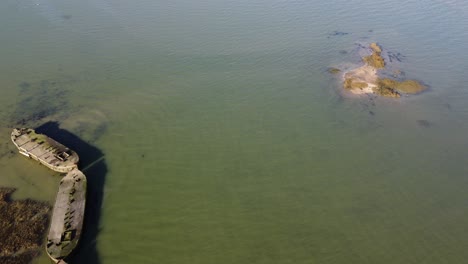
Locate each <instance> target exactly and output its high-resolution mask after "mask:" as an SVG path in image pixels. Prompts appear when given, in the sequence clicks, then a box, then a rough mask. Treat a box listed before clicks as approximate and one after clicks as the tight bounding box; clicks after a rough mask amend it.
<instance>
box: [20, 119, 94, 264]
mask: <svg viewBox="0 0 468 264" xmlns="http://www.w3.org/2000/svg"><path fill="white" fill-rule="evenodd" d="M11 140H12V141H13V143H14V144H15V146H16V147H17V148H18V150H19V153H21V154H22V155H24V156H26V157H28V158H31V159H34V160H37V161H39V162H40V163H41V164H43V165H45V166H46V167H48V168H49V169H51V170H54V171H57V172H60V173H66V176H65V177H63V179H62V180H61V181H60V185H59V189H58V193H57V197H56V200H55V205H54V209H53V213H52V219H51V222H50V227H49V233H48V234H47V244H46V251H47V254H48V255H49V257H50V258H51V259H52V260H53V261H54V262H55V263H65V261H64V259H65V258H66V257H67V256H68V255H69V254H70V253H71V252H72V251H73V249H75V247H76V246H77V244H78V241H79V239H80V236H81V233H82V229H83V219H84V211H85V203H86V176H85V175H84V174H83V173H82V172H81V171H80V170H78V161H79V157H78V154H76V152H74V151H73V150H71V149H69V148H67V147H65V146H64V145H62V144H60V143H58V142H57V141H55V140H53V139H51V138H49V137H47V136H46V135H43V134H37V133H36V132H35V131H34V130H33V129H30V128H15V129H13V132H12V133H11Z"/></svg>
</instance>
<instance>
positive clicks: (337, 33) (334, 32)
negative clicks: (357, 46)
mask: <svg viewBox="0 0 468 264" xmlns="http://www.w3.org/2000/svg"><path fill="white" fill-rule="evenodd" d="M348 34H349V33H348V32H343V31H338V30H335V31H333V32H331V33H329V34H328V36H327V38H330V37H340V36H346V35H348Z"/></svg>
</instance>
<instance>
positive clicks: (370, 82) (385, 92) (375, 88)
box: [343, 43, 427, 98]
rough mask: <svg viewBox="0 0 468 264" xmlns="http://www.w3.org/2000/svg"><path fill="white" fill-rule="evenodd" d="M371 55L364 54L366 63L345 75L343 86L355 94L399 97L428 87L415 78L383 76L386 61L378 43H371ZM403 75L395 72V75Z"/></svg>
mask: <svg viewBox="0 0 468 264" xmlns="http://www.w3.org/2000/svg"><path fill="white" fill-rule="evenodd" d="M369 50H370V51H371V52H372V54H371V55H369V56H364V57H363V58H362V60H363V61H364V63H365V64H364V65H363V66H361V67H358V68H355V69H353V70H350V71H347V72H345V73H344V75H343V87H344V88H345V89H346V90H348V91H350V92H352V93H354V94H377V95H381V96H386V97H393V98H398V97H400V96H401V95H402V94H416V93H420V92H422V91H424V90H425V89H426V88H427V87H426V86H424V85H422V84H421V83H420V82H418V81H415V80H403V81H399V80H394V79H390V78H381V77H380V76H379V71H382V70H385V67H386V63H385V60H384V58H383V57H382V48H381V47H380V46H379V45H378V44H377V43H371V44H370V45H369ZM398 76H401V72H400V71H398V75H396V73H394V77H398Z"/></svg>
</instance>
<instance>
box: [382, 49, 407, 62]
mask: <svg viewBox="0 0 468 264" xmlns="http://www.w3.org/2000/svg"><path fill="white" fill-rule="evenodd" d="M387 55H388V60H389V61H390V62H393V61H398V62H402V61H403V60H404V59H405V58H406V56H405V55H403V54H401V53H400V52H396V53H395V52H391V51H389V52H387Z"/></svg>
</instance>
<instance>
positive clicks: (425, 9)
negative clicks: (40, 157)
mask: <svg viewBox="0 0 468 264" xmlns="http://www.w3.org/2000/svg"><path fill="white" fill-rule="evenodd" d="M0 24H1V26H0V36H1V40H2V46H1V49H0V58H2V59H1V61H0V74H1V78H0V91H1V97H0V121H1V123H0V124H1V127H0V135H2V136H0V138H1V141H0V143H1V145H0V153H2V155H1V158H0V185H1V186H14V187H17V188H18V191H17V192H16V194H15V198H26V197H31V198H35V199H41V200H48V201H51V202H52V201H53V200H54V198H55V194H56V188H57V184H58V181H59V180H60V177H59V176H58V175H57V174H54V173H51V172H50V171H48V170H47V169H45V168H43V167H40V166H38V165H37V164H36V163H34V162H30V161H28V160H25V159H24V157H22V156H20V155H17V154H14V155H13V154H10V153H9V152H8V151H10V150H13V151H14V147H13V145H12V144H10V142H9V133H10V131H11V127H12V126H13V125H15V123H17V122H19V121H21V119H25V122H26V125H31V126H33V125H34V126H36V125H39V124H40V123H41V122H45V121H48V120H54V121H58V122H59V123H60V125H61V127H62V128H63V129H66V130H68V131H70V132H72V133H74V134H76V135H78V136H80V137H81V138H82V139H83V140H85V141H87V142H89V143H90V144H92V145H94V146H95V147H97V148H98V149H100V150H101V151H102V152H103V153H104V155H105V164H106V166H107V171H106V172H105V174H97V176H96V177H103V178H104V179H105V184H104V187H103V190H102V192H103V196H102V198H103V206H102V209H101V210H100V219H99V228H100V232H99V234H98V235H97V237H95V238H94V239H93V238H90V239H86V240H85V241H83V243H82V244H83V245H82V248H80V250H79V251H78V252H77V254H78V257H77V259H78V261H75V263H184V264H185V263H203V264H206V263H233V264H238V263H281V264H283V263H314V264H315V263H333V264H335V263H337V264H340V263H359V264H362V263H418V264H419V263H437V264H440V263H449V264H454V263H465V261H466V259H468V252H467V251H466V248H467V247H468V235H467V230H468V193H467V192H466V190H467V187H468V166H467V165H466V164H467V161H468V138H467V132H468V107H467V105H468V104H467V103H466V102H467V100H468V92H467V90H466V83H467V82H468V77H467V75H466V71H467V70H468V64H467V61H468V55H467V53H466V52H465V46H466V45H465V44H466V43H468V34H467V33H466V27H467V26H468V5H467V4H466V3H464V2H463V1H456V0H454V1H424V2H421V1H408V2H406V3H404V4H403V3H397V2H395V3H391V1H390V2H389V1H380V2H378V1H377V2H376V1H363V2H362V3H357V2H356V3H355V2H352V1H351V2H350V1H338V0H334V1H327V2H324V3H321V2H318V1H263V0H259V1H253V2H252V1H205V2H203V3H196V2H193V1H179V2H174V3H165V2H164V1H149V0H148V1H147V0H143V1H138V3H136V2H135V3H134V2H133V1H131V2H129V1H106V0H96V1H67V2H64V1H58V0H30V1H16V0H15V1H13V0H5V1H2V2H1V3H0ZM335 30H336V31H342V32H347V33H349V34H347V35H343V36H330V35H329V34H330V33H332V32H333V31H335ZM371 41H378V42H379V43H380V44H381V45H382V46H384V47H385V48H387V49H389V50H391V51H394V52H401V53H402V54H403V55H405V58H404V59H403V61H402V62H401V64H400V67H401V69H402V70H403V71H405V72H406V76H407V77H408V78H415V79H419V80H422V81H424V82H425V83H426V84H428V85H429V86H430V89H429V91H428V92H426V93H424V94H421V95H418V96H412V97H407V98H402V99H399V100H390V99H379V98H377V99H372V100H370V99H369V98H367V97H366V98H352V97H349V96H346V95H345V94H343V93H342V92H341V90H340V87H339V84H338V83H337V81H336V79H334V77H333V76H331V75H330V74H328V73H327V71H326V69H327V67H329V66H336V65H341V64H343V63H357V62H358V61H359V56H358V54H357V53H356V45H355V43H357V42H359V43H368V42H371ZM343 50H344V51H346V54H344V52H340V51H343ZM37 112H43V113H44V118H43V119H41V120H39V121H35V120H33V119H32V118H31V117H32V115H33V114H34V113H37ZM92 175H93V174H92V173H91V176H92ZM91 176H90V175H88V177H91ZM94 249H96V250H97V252H98V256H97V257H96V256H94V255H93V254H92V253H91V252H92V251H93V250H94ZM36 263H41V264H42V263H49V260H48V259H47V257H46V256H41V257H40V258H39V259H38V260H37V261H36ZM71 263H73V262H71Z"/></svg>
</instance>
